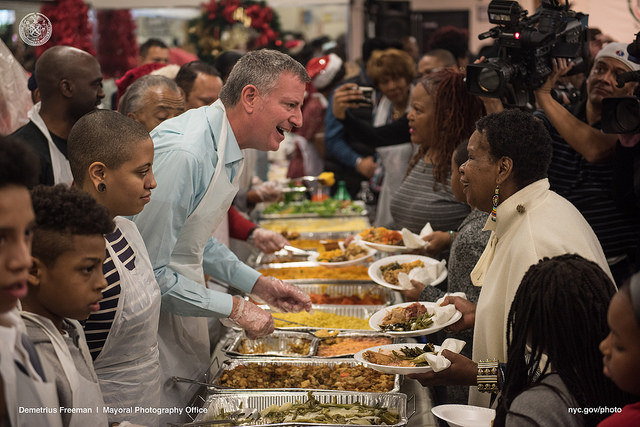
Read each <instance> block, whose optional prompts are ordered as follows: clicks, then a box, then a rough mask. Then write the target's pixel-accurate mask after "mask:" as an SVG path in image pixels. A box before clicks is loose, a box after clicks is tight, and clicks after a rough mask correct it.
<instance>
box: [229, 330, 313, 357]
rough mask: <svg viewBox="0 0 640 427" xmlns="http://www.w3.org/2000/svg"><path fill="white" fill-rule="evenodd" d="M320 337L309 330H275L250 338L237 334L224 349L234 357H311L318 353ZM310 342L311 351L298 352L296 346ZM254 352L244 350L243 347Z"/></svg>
mask: <svg viewBox="0 0 640 427" xmlns="http://www.w3.org/2000/svg"><path fill="white" fill-rule="evenodd" d="M319 341H320V340H319V339H318V338H316V337H315V336H314V335H312V334H310V333H308V332H292V331H274V332H273V333H272V334H271V335H268V336H266V337H262V338H257V339H254V340H252V339H249V338H247V337H246V336H245V335H244V334H242V333H240V334H237V335H236V336H235V337H234V338H230V343H229V345H228V346H226V348H225V349H224V350H223V351H224V353H225V354H226V355H227V356H232V357H310V356H313V355H314V354H315V353H316V350H317V347H318V343H319ZM306 342H308V343H309V351H308V352H307V353H305V354H300V353H296V352H294V351H293V350H292V348H293V347H294V346H298V345H300V344H305V343H306ZM243 347H244V349H246V350H250V351H252V352H250V353H247V352H243V351H242V349H243Z"/></svg>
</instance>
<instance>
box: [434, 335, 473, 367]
mask: <svg viewBox="0 0 640 427" xmlns="http://www.w3.org/2000/svg"><path fill="white" fill-rule="evenodd" d="M465 344H466V342H465V341H462V340H457V339H455V338H447V339H446V340H444V341H443V343H442V345H441V346H440V350H438V352H437V353H436V354H431V353H427V354H426V357H427V362H428V363H429V366H431V369H433V372H440V371H444V370H445V369H447V368H448V367H449V366H451V361H450V360H449V359H447V358H446V357H444V356H442V350H449V351H452V352H454V353H460V351H461V350H462V348H463V347H464V346H465Z"/></svg>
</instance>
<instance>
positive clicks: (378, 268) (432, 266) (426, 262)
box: [368, 254, 447, 291]
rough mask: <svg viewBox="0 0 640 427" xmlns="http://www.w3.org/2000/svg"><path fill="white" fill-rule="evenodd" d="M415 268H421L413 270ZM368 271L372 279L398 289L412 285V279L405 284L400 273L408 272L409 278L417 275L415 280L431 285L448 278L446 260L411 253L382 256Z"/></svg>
mask: <svg viewBox="0 0 640 427" xmlns="http://www.w3.org/2000/svg"><path fill="white" fill-rule="evenodd" d="M414 269H420V270H417V271H415V272H412V270H414ZM368 272H369V277H371V280H373V281H374V282H376V283H377V284H379V285H382V286H386V287H387V288H391V289H393V290H396V291H402V290H405V289H410V288H411V287H412V285H411V283H410V281H409V284H408V286H407V285H406V284H405V285H403V282H404V281H403V280H402V279H403V278H402V277H401V276H400V273H405V274H407V276H408V279H409V280H410V279H413V278H414V277H415V280H418V281H420V282H422V283H424V284H425V285H430V286H436V285H438V284H440V283H442V282H443V281H444V279H446V278H447V269H446V267H444V262H442V261H438V260H437V259H433V258H429V257H427V256H422V255H409V254H407V255H393V256H389V257H385V258H381V259H379V260H377V261H376V262H374V263H373V264H371V265H370V266H369V270H368ZM416 273H417V274H416ZM426 282H428V283H426Z"/></svg>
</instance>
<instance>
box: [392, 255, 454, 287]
mask: <svg viewBox="0 0 640 427" xmlns="http://www.w3.org/2000/svg"><path fill="white" fill-rule="evenodd" d="M445 265H446V261H445V260H444V259H443V260H442V261H440V262H439V263H438V264H428V265H425V266H424V267H419V268H414V269H412V270H411V271H409V274H407V273H399V274H398V284H399V285H400V287H401V288H402V289H412V288H413V285H412V284H411V281H412V280H415V281H417V282H420V283H422V284H424V285H430V284H431V283H433V282H434V281H435V280H436V279H437V278H438V277H440V274H442V272H443V271H444V269H445Z"/></svg>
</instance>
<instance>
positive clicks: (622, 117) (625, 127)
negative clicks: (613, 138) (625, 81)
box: [602, 96, 640, 133]
mask: <svg viewBox="0 0 640 427" xmlns="http://www.w3.org/2000/svg"><path fill="white" fill-rule="evenodd" d="M602 131H603V132H605V133H635V132H638V131H640V100H639V99H638V98H636V97H634V96H626V97H620V98H605V99H603V100H602Z"/></svg>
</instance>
